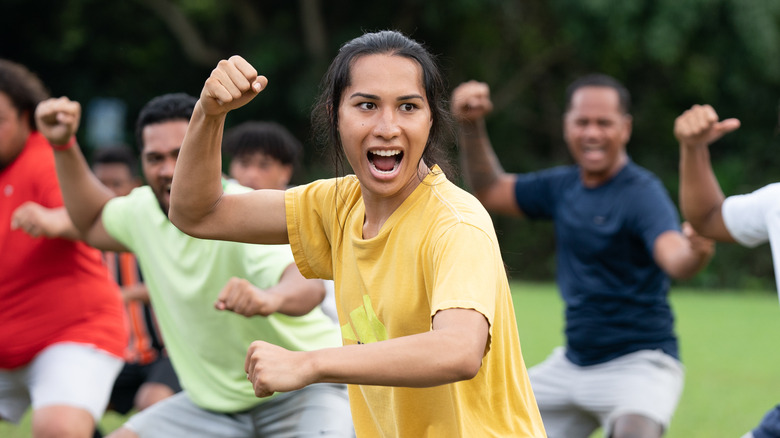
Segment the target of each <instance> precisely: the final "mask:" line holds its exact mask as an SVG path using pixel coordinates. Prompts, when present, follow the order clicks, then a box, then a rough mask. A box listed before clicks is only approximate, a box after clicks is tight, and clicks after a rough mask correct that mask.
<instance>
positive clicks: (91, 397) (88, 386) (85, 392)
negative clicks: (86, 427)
mask: <svg viewBox="0 0 780 438" xmlns="http://www.w3.org/2000/svg"><path fill="white" fill-rule="evenodd" d="M123 363H124V361H123V360H122V359H121V358H119V357H116V356H113V355H111V354H109V353H106V352H105V351H103V350H99V349H97V348H95V347H93V346H91V345H86V344H77V343H71V342H63V343H59V344H54V345H51V346H49V347H46V348H45V349H43V351H41V352H40V353H38V355H37V356H35V358H34V359H33V360H32V361H31V362H30V363H29V364H27V365H25V366H23V367H19V368H14V369H13V370H2V369H0V418H3V419H6V420H8V421H11V422H13V423H17V422H19V420H20V419H21V418H22V416H23V415H24V413H25V411H26V410H27V408H28V407H29V406H30V405H32V407H33V409H39V408H42V407H46V406H53V405H64V406H73V407H76V408H81V409H84V410H86V411H88V412H89V413H90V414H92V418H94V419H95V421H96V422H97V421H100V418H101V417H102V416H103V412H104V411H105V409H106V405H107V404H108V397H109V396H110V395H111V388H112V386H113V385H114V379H116V376H117V375H118V374H119V370H121V369H122V364H123Z"/></svg>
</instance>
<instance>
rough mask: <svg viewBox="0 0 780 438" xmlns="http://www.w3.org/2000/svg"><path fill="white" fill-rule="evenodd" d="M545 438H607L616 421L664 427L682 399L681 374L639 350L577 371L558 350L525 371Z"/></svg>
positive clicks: (662, 358) (657, 354)
mask: <svg viewBox="0 0 780 438" xmlns="http://www.w3.org/2000/svg"><path fill="white" fill-rule="evenodd" d="M528 376H529V378H530V380H531V386H532V387H533V391H534V396H535V397H536V402H537V404H538V405H539V411H540V413H541V414H542V420H543V421H544V427H545V429H546V430H547V436H548V437H549V438H580V437H581V438H587V437H588V436H590V434H591V433H592V432H593V431H594V430H596V429H597V428H598V427H602V428H603V429H604V436H609V433H610V431H611V428H612V426H613V424H614V422H615V419H617V418H618V417H620V416H622V415H626V414H638V415H642V416H645V417H648V418H650V419H652V420H654V421H657V422H658V423H660V424H661V425H663V427H664V429H666V428H668V427H669V422H670V421H671V419H672V415H673V414H674V410H675V409H676V408H677V403H678V402H679V401H680V395H681V394H682V389H683V381H684V377H685V369H684V367H683V365H682V364H681V363H680V361H678V360H677V359H675V358H673V357H671V356H669V355H668V354H666V353H664V352H662V351H660V350H641V351H637V352H634V353H630V354H627V355H625V356H621V357H618V358H616V359H613V360H611V361H609V362H605V363H601V364H597V365H590V366H578V365H575V364H573V363H572V362H570V361H569V360H568V359H567V358H566V356H565V353H564V349H563V348H562V347H559V348H556V349H555V350H554V351H553V353H552V354H551V355H550V356H549V357H548V358H547V359H545V361H544V362H542V363H540V364H539V365H536V366H534V367H531V368H530V369H529V370H528Z"/></svg>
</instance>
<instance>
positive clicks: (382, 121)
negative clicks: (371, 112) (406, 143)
mask: <svg viewBox="0 0 780 438" xmlns="http://www.w3.org/2000/svg"><path fill="white" fill-rule="evenodd" d="M397 117H398V115H397V114H396V112H395V110H393V109H383V110H382V111H380V112H379V116H378V120H377V123H376V125H375V126H374V135H376V136H377V137H381V138H384V139H391V138H395V137H397V136H398V135H399V134H400V133H401V127H400V126H399V124H398V119H397Z"/></svg>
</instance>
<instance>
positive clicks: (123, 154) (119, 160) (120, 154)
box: [92, 145, 138, 177]
mask: <svg viewBox="0 0 780 438" xmlns="http://www.w3.org/2000/svg"><path fill="white" fill-rule="evenodd" d="M98 164H123V165H125V166H127V168H128V170H130V175H132V176H134V177H135V176H138V165H137V160H136V157H135V155H134V154H133V151H131V150H130V148H129V147H127V146H124V145H116V146H102V147H99V148H97V149H96V150H95V152H94V154H93V156H92V166H93V167H94V166H97V165H98Z"/></svg>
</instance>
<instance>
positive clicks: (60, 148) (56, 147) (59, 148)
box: [49, 135, 76, 151]
mask: <svg viewBox="0 0 780 438" xmlns="http://www.w3.org/2000/svg"><path fill="white" fill-rule="evenodd" d="M49 144H50V145H51V148H52V149H54V150H55V151H66V150H68V149H70V148H72V147H73V146H75V145H76V136H75V135H72V136H71V137H70V140H68V142H67V143H65V144H54V143H51V142H49Z"/></svg>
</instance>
